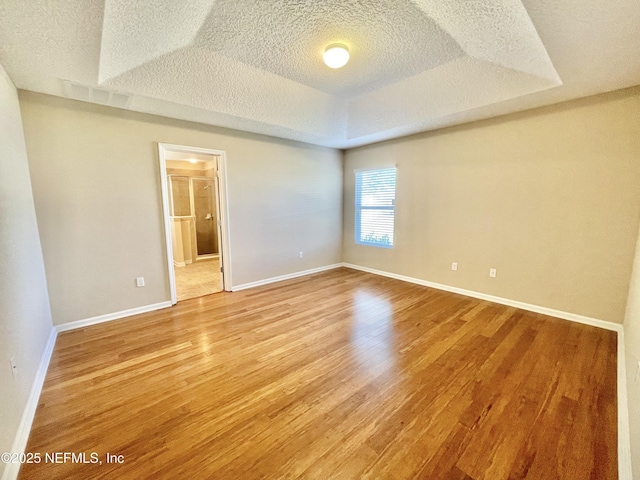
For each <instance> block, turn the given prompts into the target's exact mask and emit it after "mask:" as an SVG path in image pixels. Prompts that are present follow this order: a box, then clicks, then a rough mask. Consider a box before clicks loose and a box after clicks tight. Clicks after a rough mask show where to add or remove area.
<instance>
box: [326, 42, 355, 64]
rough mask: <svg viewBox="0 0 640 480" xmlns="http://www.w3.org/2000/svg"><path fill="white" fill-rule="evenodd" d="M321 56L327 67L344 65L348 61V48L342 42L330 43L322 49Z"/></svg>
mask: <svg viewBox="0 0 640 480" xmlns="http://www.w3.org/2000/svg"><path fill="white" fill-rule="evenodd" d="M322 58H324V63H326V64H327V66H328V67H329V68H340V67H344V66H345V65H346V64H347V62H348V61H349V49H348V48H347V46H346V45H343V44H342V43H332V44H331V45H329V46H327V48H325V49H324V55H323V56H322Z"/></svg>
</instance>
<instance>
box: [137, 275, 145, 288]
mask: <svg viewBox="0 0 640 480" xmlns="http://www.w3.org/2000/svg"><path fill="white" fill-rule="evenodd" d="M136 287H144V277H137V278H136Z"/></svg>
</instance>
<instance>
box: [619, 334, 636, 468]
mask: <svg viewBox="0 0 640 480" xmlns="http://www.w3.org/2000/svg"><path fill="white" fill-rule="evenodd" d="M617 363H618V478H619V479H620V480H633V475H632V472H631V436H630V431H629V400H628V397H627V358H626V355H625V350H624V330H621V331H619V332H618V359H617Z"/></svg>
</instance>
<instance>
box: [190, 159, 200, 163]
mask: <svg viewBox="0 0 640 480" xmlns="http://www.w3.org/2000/svg"><path fill="white" fill-rule="evenodd" d="M189 162H190V163H198V160H196V159H195V158H190V159H189Z"/></svg>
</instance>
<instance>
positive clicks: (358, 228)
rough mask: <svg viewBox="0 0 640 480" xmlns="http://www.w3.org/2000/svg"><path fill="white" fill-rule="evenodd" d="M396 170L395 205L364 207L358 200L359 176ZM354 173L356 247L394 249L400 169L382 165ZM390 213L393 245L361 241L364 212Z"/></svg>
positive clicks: (361, 169) (360, 169)
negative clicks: (379, 171)
mask: <svg viewBox="0 0 640 480" xmlns="http://www.w3.org/2000/svg"><path fill="white" fill-rule="evenodd" d="M390 169H393V170H394V173H393V174H394V188H393V204H392V205H376V206H363V205H362V198H358V174H361V173H363V172H374V171H378V170H390ZM353 173H354V208H355V210H354V241H355V243H356V245H362V246H366V247H378V248H386V249H392V248H393V247H394V245H395V243H396V242H395V241H396V238H395V233H396V232H395V230H396V225H395V224H396V192H397V181H398V168H397V166H396V165H380V166H375V167H366V168H358V169H355V170H354V171H353ZM363 210H365V211H390V212H392V213H393V223H392V225H391V228H392V235H393V237H392V238H393V240H392V243H391V244H384V243H377V242H367V241H363V240H361V239H360V237H361V233H362V221H361V220H362V211H363Z"/></svg>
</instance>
